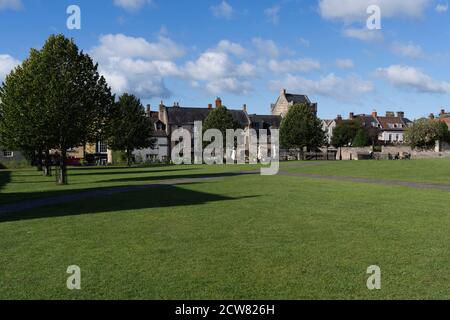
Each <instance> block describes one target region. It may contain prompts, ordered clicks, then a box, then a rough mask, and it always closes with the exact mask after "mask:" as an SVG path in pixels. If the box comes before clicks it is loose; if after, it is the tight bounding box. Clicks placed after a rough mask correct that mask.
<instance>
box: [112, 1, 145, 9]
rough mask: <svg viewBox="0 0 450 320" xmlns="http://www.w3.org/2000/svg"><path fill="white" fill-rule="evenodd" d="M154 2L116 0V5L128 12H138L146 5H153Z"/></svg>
mask: <svg viewBox="0 0 450 320" xmlns="http://www.w3.org/2000/svg"><path fill="white" fill-rule="evenodd" d="M151 3H152V0H114V5H116V6H118V7H121V8H123V9H125V10H128V11H137V10H139V9H141V8H142V7H144V6H145V5H146V4H151Z"/></svg>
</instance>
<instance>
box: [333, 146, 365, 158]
mask: <svg viewBox="0 0 450 320" xmlns="http://www.w3.org/2000/svg"><path fill="white" fill-rule="evenodd" d="M341 152H342V160H360V159H359V158H360V156H361V155H366V156H367V155H369V154H370V153H371V152H372V147H365V148H349V147H344V148H341V150H339V149H338V152H337V154H336V160H340V156H341Z"/></svg>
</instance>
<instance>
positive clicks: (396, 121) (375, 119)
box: [322, 111, 412, 144]
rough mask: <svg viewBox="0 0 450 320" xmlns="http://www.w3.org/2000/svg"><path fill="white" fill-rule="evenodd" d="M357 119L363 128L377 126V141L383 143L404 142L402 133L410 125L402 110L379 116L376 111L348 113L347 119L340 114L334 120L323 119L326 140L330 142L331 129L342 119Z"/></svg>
mask: <svg viewBox="0 0 450 320" xmlns="http://www.w3.org/2000/svg"><path fill="white" fill-rule="evenodd" d="M354 120H358V121H359V122H360V123H361V126H362V127H364V128H377V129H378V130H379V136H378V141H379V142H381V143H383V144H401V143H403V142H404V134H405V130H406V128H408V127H409V126H410V125H411V123H412V122H411V121H410V120H409V119H408V118H406V117H405V113H404V112H401V111H399V112H397V113H395V112H391V111H388V112H386V115H384V116H380V115H379V114H378V113H377V112H376V111H374V112H372V114H370V115H366V114H354V113H353V112H352V113H350V114H349V117H348V119H347V120H344V119H343V118H342V117H341V116H337V118H336V119H334V120H323V121H322V126H323V128H324V130H325V132H327V136H328V141H329V143H330V142H331V138H332V136H333V130H334V128H336V126H337V125H338V124H339V123H340V122H343V121H354Z"/></svg>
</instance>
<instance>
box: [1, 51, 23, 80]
mask: <svg viewBox="0 0 450 320" xmlns="http://www.w3.org/2000/svg"><path fill="white" fill-rule="evenodd" d="M19 64H20V61H19V60H17V59H15V58H13V57H12V56H10V55H9V54H0V83H1V82H2V81H3V80H4V79H5V77H6V76H7V75H8V74H9V73H10V72H11V71H12V70H13V69H14V68H15V67H17V66H18V65H19Z"/></svg>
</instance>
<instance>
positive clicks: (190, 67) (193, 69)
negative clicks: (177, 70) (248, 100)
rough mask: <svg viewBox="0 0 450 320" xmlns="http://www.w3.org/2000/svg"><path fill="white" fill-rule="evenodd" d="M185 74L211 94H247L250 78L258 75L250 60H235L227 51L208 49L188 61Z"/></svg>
mask: <svg viewBox="0 0 450 320" xmlns="http://www.w3.org/2000/svg"><path fill="white" fill-rule="evenodd" d="M183 74H184V77H185V78H187V79H189V80H191V81H193V83H195V84H196V86H202V85H203V86H204V87H205V88H206V89H207V91H208V92H209V93H211V94H221V93H223V92H232V93H236V94H247V93H249V92H250V91H251V84H250V82H249V81H248V79H249V78H251V77H254V76H255V75H256V68H255V66H253V65H252V64H250V63H248V62H241V63H236V62H234V61H233V60H232V59H231V58H230V57H229V55H228V54H227V53H226V52H221V51H217V50H208V51H205V52H204V53H202V54H201V55H200V57H199V58H198V59H197V60H195V61H189V62H187V63H186V65H185V66H184V68H183Z"/></svg>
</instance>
